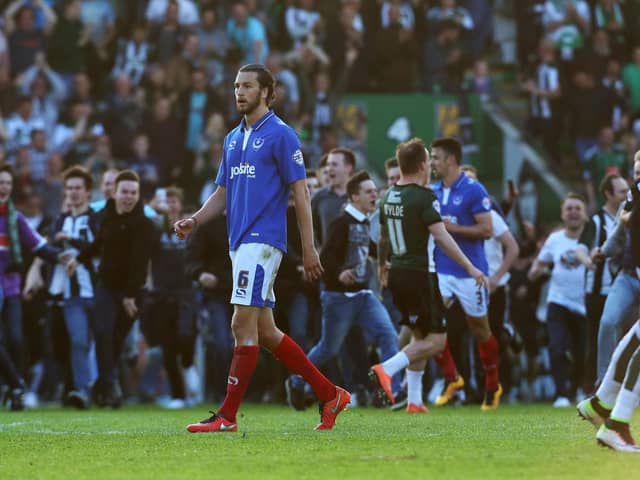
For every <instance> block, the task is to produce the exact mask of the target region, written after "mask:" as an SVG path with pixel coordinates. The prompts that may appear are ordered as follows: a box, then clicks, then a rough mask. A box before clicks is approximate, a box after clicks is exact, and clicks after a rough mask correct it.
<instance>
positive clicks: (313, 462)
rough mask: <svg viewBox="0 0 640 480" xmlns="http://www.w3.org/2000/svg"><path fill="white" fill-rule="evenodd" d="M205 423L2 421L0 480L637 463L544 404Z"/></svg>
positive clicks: (417, 473)
mask: <svg viewBox="0 0 640 480" xmlns="http://www.w3.org/2000/svg"><path fill="white" fill-rule="evenodd" d="M206 416H208V414H207V412H206V408H205V407H202V408H195V409H189V410H182V411H165V410H160V409H158V408H155V407H125V408H123V409H121V410H118V411H114V410H98V409H92V410H89V411H86V412H76V411H72V410H62V409H58V408H55V409H53V408H43V409H37V410H31V411H27V412H21V413H13V412H6V411H3V412H0V479H3V480H9V479H21V480H22V479H37V478H43V479H65V480H66V479H85V478H86V479H91V480H98V479H103V478H109V479H135V480H138V479H140V480H142V479H153V480H158V479H165V478H167V479H182V478H185V479H200V478H206V479H213V478H224V479H236V478H242V479H267V478H276V479H296V480H298V479H307V478H310V479H311V478H318V479H327V480H328V479H339V480H344V479H350V478H355V479H361V478H365V479H378V478H384V479H389V480H396V479H398V478H409V479H415V480H418V479H420V480H422V479H425V480H426V479H430V478H437V479H453V478H460V479H472V478H478V479H483V480H490V479H518V480H523V479H528V478H558V479H573V478H575V479H581V480H582V479H598V480H602V479H609V478H611V479H618V478H628V479H631V478H638V477H637V476H636V475H639V473H638V472H640V455H634V454H623V453H617V452H612V451H610V450H607V449H603V448H601V447H598V446H597V445H596V442H595V430H594V428H593V427H592V426H591V424H589V423H587V422H585V421H581V420H580V419H579V418H578V417H577V416H576V413H575V409H566V410H554V409H553V408H551V406H549V405H536V406H509V405H505V406H502V407H500V409H499V410H497V411H495V412H488V413H484V412H481V411H480V409H479V407H471V406H469V407H447V408H443V409H435V408H432V409H431V413H429V414H427V415H408V414H406V413H404V412H390V411H387V410H376V409H371V408H367V409H362V408H361V409H353V410H347V411H346V412H344V413H342V414H341V415H340V416H339V417H338V424H337V425H336V427H335V428H334V429H333V430H331V431H326V432H315V431H314V430H313V427H314V426H315V425H316V423H317V422H318V418H319V416H318V414H317V409H310V410H307V411H306V412H294V411H292V410H290V409H288V408H287V407H285V406H273V405H268V406H267V405H250V404H246V405H243V408H242V409H241V411H240V416H239V417H238V422H239V432H238V433H223V434H189V433H188V432H186V430H185V425H186V424H188V423H191V422H194V421H198V420H201V419H202V418H205V417H206ZM635 420H638V418H637V417H636V419H635ZM635 423H636V424H637V423H638V422H637V421H636V422H635ZM633 426H634V425H633V424H632V429H633ZM636 430H637V428H636Z"/></svg>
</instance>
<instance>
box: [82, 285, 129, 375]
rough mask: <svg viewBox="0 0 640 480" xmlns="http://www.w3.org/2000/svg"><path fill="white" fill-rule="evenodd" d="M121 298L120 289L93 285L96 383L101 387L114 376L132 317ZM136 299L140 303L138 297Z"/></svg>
mask: <svg viewBox="0 0 640 480" xmlns="http://www.w3.org/2000/svg"><path fill="white" fill-rule="evenodd" d="M123 298H124V296H123V294H122V293H121V292H116V291H114V290H110V289H108V288H105V287H102V286H99V287H96V289H95V305H96V307H95V308H96V309H95V315H94V325H93V331H94V335H95V339H96V357H97V360H98V380H97V383H98V385H99V386H100V387H102V388H110V387H111V386H112V385H113V384H114V382H115V380H116V378H117V376H116V365H117V361H118V360H119V359H120V353H122V347H123V346H124V340H125V338H127V335H128V334H129V331H130V330H131V326H132V325H133V322H134V320H135V319H133V318H131V317H129V316H128V315H127V313H126V312H125V311H124V307H123V306H122V299H123ZM136 300H137V304H138V305H139V304H140V303H139V299H136Z"/></svg>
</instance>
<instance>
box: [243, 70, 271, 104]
mask: <svg viewBox="0 0 640 480" xmlns="http://www.w3.org/2000/svg"><path fill="white" fill-rule="evenodd" d="M239 72H255V73H257V74H258V84H259V85H260V88H261V89H263V88H266V89H267V107H270V106H271V104H272V103H273V102H274V100H275V99H276V79H275V77H274V76H273V73H271V70H269V69H268V68H267V67H265V66H264V65H262V64H260V63H250V64H248V65H244V66H242V67H240V70H238V73H239Z"/></svg>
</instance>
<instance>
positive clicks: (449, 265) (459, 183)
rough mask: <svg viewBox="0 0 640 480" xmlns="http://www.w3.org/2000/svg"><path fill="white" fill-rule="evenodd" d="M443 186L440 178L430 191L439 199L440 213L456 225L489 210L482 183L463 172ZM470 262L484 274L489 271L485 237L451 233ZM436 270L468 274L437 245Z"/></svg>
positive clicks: (470, 222) (463, 276)
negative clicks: (449, 186) (482, 238)
mask: <svg viewBox="0 0 640 480" xmlns="http://www.w3.org/2000/svg"><path fill="white" fill-rule="evenodd" d="M448 190H449V191H447V189H446V188H444V185H443V184H442V182H438V183H436V184H435V185H434V187H433V191H434V192H435V194H436V196H437V197H438V201H439V202H440V215H441V216H442V218H443V219H445V218H446V219H448V220H449V221H450V222H451V223H454V224H457V225H467V226H470V225H475V224H476V223H477V222H476V220H475V218H474V217H473V216H474V215H476V214H478V213H489V212H491V199H490V198H489V194H488V193H487V190H486V189H485V188H484V186H482V184H481V183H479V182H477V181H475V180H472V179H470V178H468V177H467V176H466V175H465V174H464V173H462V174H461V175H460V177H459V178H458V179H457V180H456V181H455V182H454V183H453V184H452V185H451V188H450V189H448ZM452 237H453V239H454V240H455V241H456V243H457V244H458V245H459V246H460V249H461V250H462V251H463V252H464V254H465V255H466V256H467V257H469V260H471V263H473V265H474V266H475V267H476V268H478V269H480V270H481V271H482V272H483V273H484V274H485V275H487V274H488V273H489V267H488V265H487V257H486V255H485V253H484V240H474V239H471V238H468V237H463V236H460V235H452ZM435 263H436V271H437V272H438V273H441V274H444V275H453V276H455V277H458V278H469V274H468V273H467V271H466V270H465V269H464V268H462V267H461V266H460V265H458V264H457V263H456V262H454V261H453V260H451V259H450V258H449V257H448V256H447V255H446V254H445V253H444V252H443V251H442V250H441V249H440V248H439V247H438V246H437V245H436V249H435Z"/></svg>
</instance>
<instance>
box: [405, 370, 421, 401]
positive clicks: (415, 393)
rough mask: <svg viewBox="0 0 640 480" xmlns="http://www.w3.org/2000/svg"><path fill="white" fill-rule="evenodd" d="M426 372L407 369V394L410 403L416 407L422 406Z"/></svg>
mask: <svg viewBox="0 0 640 480" xmlns="http://www.w3.org/2000/svg"><path fill="white" fill-rule="evenodd" d="M423 375H424V370H418V371H416V370H409V369H407V393H408V398H407V400H408V402H409V403H413V404H414V405H422V376H423Z"/></svg>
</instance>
